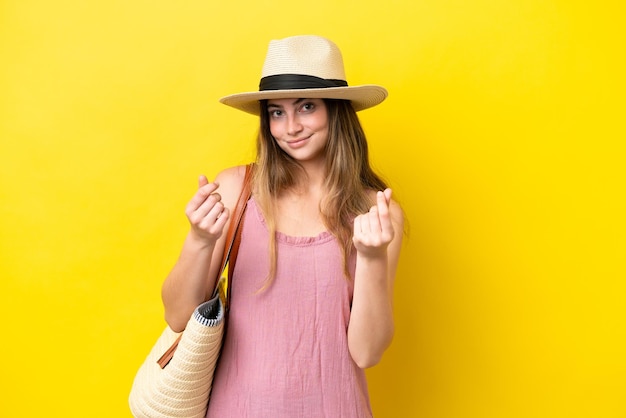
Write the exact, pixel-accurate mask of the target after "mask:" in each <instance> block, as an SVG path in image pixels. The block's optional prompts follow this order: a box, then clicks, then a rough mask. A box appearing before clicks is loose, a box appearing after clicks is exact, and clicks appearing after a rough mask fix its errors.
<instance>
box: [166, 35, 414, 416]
mask: <svg viewBox="0 0 626 418" xmlns="http://www.w3.org/2000/svg"><path fill="white" fill-rule="evenodd" d="M386 95H387V92H386V90H385V89H384V88H382V87H380V86H375V85H365V86H355V87H352V86H348V85H347V83H346V81H345V75H344V69H343V61H342V57H341V53H340V51H339V49H338V48H337V46H336V45H335V44H333V43H332V42H330V41H329V40H327V39H324V38H321V37H317V36H296V37H291V38H286V39H282V40H278V41H272V42H270V46H269V49H268V53H267V56H266V60H265V64H264V67H263V75H262V79H261V84H260V90H259V91H257V92H250V93H241V94H235V95H231V96H227V97H225V98H223V99H222V100H221V101H222V102H223V103H225V104H227V105H229V106H232V107H235V108H237V109H240V110H243V111H246V112H248V113H252V114H255V115H259V116H260V130H259V135H258V140H257V154H258V155H257V161H256V164H255V168H254V174H253V178H252V197H251V199H250V200H249V201H248V204H247V209H246V213H245V215H244V219H243V227H242V228H243V229H242V235H241V245H240V248H239V254H238V257H237V264H236V268H235V270H234V272H233V282H232V284H231V291H232V299H231V305H230V313H229V320H228V332H227V333H226V338H225V342H224V347H223V350H222V354H221V357H220V360H219V363H218V367H217V370H216V374H215V378H214V381H213V389H212V393H211V400H210V402H209V410H208V413H207V416H208V417H238V418H239V417H268V416H271V417H289V418H292V417H301V416H311V417H368V416H371V414H372V412H371V408H370V404H369V397H368V392H367V384H366V381H365V373H364V370H363V369H365V368H367V367H371V366H373V365H375V364H376V363H378V362H379V360H380V358H381V356H382V355H383V352H384V351H385V350H386V349H387V347H388V346H389V344H390V343H391V340H392V337H393V333H394V323H393V312H392V295H393V283H394V279H395V274H396V266H397V263H398V257H399V253H400V247H401V241H402V232H403V214H402V211H401V209H400V208H399V206H398V205H397V204H396V203H395V202H394V201H393V200H392V199H391V190H390V189H388V188H387V186H386V185H385V183H384V182H383V181H382V180H381V179H380V178H379V177H378V176H377V175H376V174H375V173H374V172H373V171H372V169H371V167H370V165H369V161H368V148H367V142H366V138H365V134H364V133H363V129H362V128H361V125H360V123H359V119H358V117H357V115H356V111H358V110H362V109H366V108H368V107H372V106H375V105H376V104H378V103H380V102H382V101H383V100H384V99H385V97H386ZM244 173H245V167H243V166H241V167H233V168H229V169H226V170H224V171H222V172H221V173H219V174H218V175H217V177H216V178H215V180H214V181H212V182H209V181H208V180H207V178H206V177H204V176H203V177H201V178H200V180H199V187H198V191H197V193H196V194H195V195H194V196H193V198H192V199H191V201H190V202H189V204H188V205H187V208H186V215H187V217H188V219H189V222H190V225H191V228H190V231H189V234H188V235H187V238H186V240H185V242H184V245H183V249H182V252H181V255H180V258H179V260H178V261H177V263H176V265H175V266H174V268H173V269H172V271H171V273H170V274H169V276H168V277H167V279H166V280H165V282H164V284H163V291H162V294H163V303H164V306H165V316H166V320H167V322H168V324H169V325H170V327H171V328H172V329H174V330H177V331H180V330H182V329H183V328H184V327H185V325H186V323H187V321H188V319H189V317H190V315H191V313H192V312H193V310H194V309H195V308H196V306H197V305H199V304H200V303H201V302H203V301H204V300H207V299H208V298H209V296H210V295H211V293H212V292H213V289H214V287H215V282H214V280H213V279H212V278H214V277H216V276H217V274H218V271H217V270H218V269H219V268H220V266H219V264H220V260H221V257H222V253H223V251H224V239H225V235H226V234H225V232H224V231H225V229H226V228H227V227H228V223H229V222H230V217H229V215H230V213H231V210H232V209H233V208H234V206H235V203H236V200H237V198H238V196H239V193H240V191H241V189H242V183H243V178H244Z"/></svg>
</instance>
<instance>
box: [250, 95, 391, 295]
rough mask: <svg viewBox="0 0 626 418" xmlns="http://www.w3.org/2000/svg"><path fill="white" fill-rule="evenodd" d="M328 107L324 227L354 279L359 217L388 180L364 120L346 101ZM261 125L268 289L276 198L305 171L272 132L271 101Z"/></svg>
mask: <svg viewBox="0 0 626 418" xmlns="http://www.w3.org/2000/svg"><path fill="white" fill-rule="evenodd" d="M324 103H325V104H326V109H327V111H328V141H327V143H326V150H325V152H326V155H327V156H332V158H326V176H325V180H324V185H323V188H324V197H323V198H322V201H321V202H320V208H319V209H320V213H321V217H322V221H323V222H324V225H325V226H326V228H327V229H328V231H329V232H330V233H331V234H333V235H334V236H335V238H336V239H337V241H338V242H339V245H340V246H341V249H342V251H343V260H344V273H345V275H346V277H350V274H349V269H348V260H349V256H350V253H351V251H352V248H353V245H352V230H353V220H354V218H355V217H356V216H357V215H359V214H361V213H365V212H368V211H369V209H370V207H371V206H372V205H373V203H374V202H373V201H372V198H371V191H372V190H384V189H386V188H387V185H386V184H385V182H384V181H383V180H382V179H381V178H380V177H379V176H378V175H377V174H376V173H374V171H373V170H372V168H371V167H370V163H369V155H368V148H367V139H366V137H365V132H363V128H362V127H361V123H360V121H359V118H358V116H357V114H356V112H355V111H354V109H353V108H352V105H351V104H350V102H349V101H347V100H336V99H324ZM260 117H261V125H260V129H259V135H258V138H257V164H256V167H255V170H254V178H253V185H254V191H255V198H256V200H257V202H258V203H259V206H260V208H261V210H262V211H263V213H264V215H265V219H266V223H267V226H268V229H269V231H270V245H269V248H270V272H269V277H268V281H267V282H266V285H265V286H264V288H265V287H267V286H268V285H269V284H270V283H271V281H272V280H273V278H274V276H275V273H276V233H275V232H276V221H275V216H274V215H275V202H276V198H277V197H278V196H279V195H280V193H281V192H283V191H285V190H287V189H289V188H291V187H296V186H298V179H300V178H301V176H302V175H304V174H305V173H304V170H303V168H302V166H301V165H300V164H299V163H298V161H297V160H295V159H293V158H292V157H290V156H289V155H288V154H287V153H286V152H284V151H283V150H282V149H281V148H280V147H279V146H278V144H277V143H276V140H275V139H274V138H273V137H272V134H271V132H270V123H269V113H268V111H267V100H262V101H261V115H260Z"/></svg>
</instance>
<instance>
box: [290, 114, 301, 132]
mask: <svg viewBox="0 0 626 418" xmlns="http://www.w3.org/2000/svg"><path fill="white" fill-rule="evenodd" d="M301 130H302V123H300V120H299V119H298V117H297V116H290V117H289V119H288V121H287V133H288V134H289V135H296V134H297V133H298V132H300V131H301Z"/></svg>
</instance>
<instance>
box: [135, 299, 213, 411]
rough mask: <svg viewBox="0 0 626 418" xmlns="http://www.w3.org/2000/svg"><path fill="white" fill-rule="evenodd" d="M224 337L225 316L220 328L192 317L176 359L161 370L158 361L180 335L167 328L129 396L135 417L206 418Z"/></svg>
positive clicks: (138, 375)
mask: <svg viewBox="0 0 626 418" xmlns="http://www.w3.org/2000/svg"><path fill="white" fill-rule="evenodd" d="M217 299H218V301H219V298H217ZM211 302H212V301H208V302H205V303H211ZM219 303H220V309H222V310H223V306H222V305H221V303H222V302H221V301H219ZM201 307H202V305H200V307H199V308H198V309H200V308H201ZM223 334H224V320H223V315H222V319H221V320H220V321H219V323H218V324H217V325H216V326H205V325H202V324H201V323H200V322H198V320H196V319H195V315H192V317H191V319H190V320H189V322H188V323H187V327H186V328H185V331H184V332H183V336H182V338H181V340H180V342H179V344H178V348H177V349H176V352H175V353H174V357H173V358H172V360H171V361H170V362H169V364H168V365H167V366H166V367H165V368H164V369H161V367H160V366H159V365H158V364H157V360H158V359H159V358H160V357H161V356H162V355H163V353H164V352H165V351H166V350H167V349H168V348H170V346H171V345H172V343H173V342H174V341H175V340H176V338H178V336H179V335H180V333H175V332H174V331H172V330H171V329H170V328H169V327H167V328H166V329H165V331H163V334H161V337H160V338H159V339H158V341H157V342H156V344H155V345H154V347H153V348H152V350H151V351H150V354H149V355H148V357H147V358H146V360H145V361H144V363H143V364H142V365H141V367H140V368H139V371H138V372H137V375H136V376H135V380H134V382H133V386H132V388H131V392H130V397H129V404H130V410H131V412H132V414H133V416H134V417H137V418H166V417H170V418H174V417H180V418H183V417H184V418H196V417H198V418H202V417H204V416H205V414H206V410H207V405H208V400H209V394H210V392H211V385H212V382H213V373H214V371H215V365H216V363H217V358H218V357H219V353H220V349H221V346H222V337H223Z"/></svg>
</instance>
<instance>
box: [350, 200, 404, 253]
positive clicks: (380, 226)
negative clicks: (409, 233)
mask: <svg viewBox="0 0 626 418" xmlns="http://www.w3.org/2000/svg"><path fill="white" fill-rule="evenodd" d="M390 202H391V189H386V190H385V191H384V192H382V191H379V192H377V193H376V205H375V206H372V207H371V208H370V210H369V212H368V213H365V214H362V215H359V216H357V217H356V218H355V219H354V237H353V242H354V245H355V246H356V248H357V250H358V251H361V252H364V253H367V252H371V251H375V250H380V249H384V248H386V247H387V245H389V243H390V242H391V241H392V240H393V236H394V229H393V224H392V223H391V216H390V214H389V204H390Z"/></svg>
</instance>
